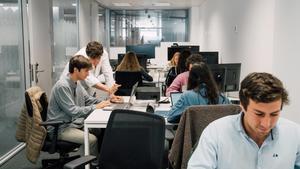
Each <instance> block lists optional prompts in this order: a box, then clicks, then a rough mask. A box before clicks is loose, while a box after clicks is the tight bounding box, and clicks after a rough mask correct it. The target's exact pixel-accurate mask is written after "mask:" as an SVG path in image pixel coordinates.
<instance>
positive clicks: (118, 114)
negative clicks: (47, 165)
mask: <svg viewBox="0 0 300 169" xmlns="http://www.w3.org/2000/svg"><path fill="white" fill-rule="evenodd" d="M164 139H165V120H164V118H163V117H161V116H158V115H155V114H150V113H144V112H138V111H132V110H114V111H112V113H111V115H110V118H109V121H108V125H107V128H106V130H105V135H104V139H103V143H102V148H101V152H100V157H99V168H101V169H162V164H163V155H164ZM94 159H95V157H92V156H86V157H82V158H79V159H76V160H74V161H72V162H70V163H68V164H66V165H65V167H64V168H65V169H76V168H78V167H80V166H83V165H85V164H87V163H89V162H90V161H92V160H94Z"/></svg>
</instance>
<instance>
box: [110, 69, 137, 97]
mask: <svg viewBox="0 0 300 169" xmlns="http://www.w3.org/2000/svg"><path fill="white" fill-rule="evenodd" d="M115 80H116V83H117V84H120V85H121V87H119V90H118V91H117V92H116V94H117V95H120V96H129V95H130V92H131V89H132V86H133V85H134V84H135V83H136V82H139V86H141V85H142V73H141V72H125V71H116V73H115Z"/></svg>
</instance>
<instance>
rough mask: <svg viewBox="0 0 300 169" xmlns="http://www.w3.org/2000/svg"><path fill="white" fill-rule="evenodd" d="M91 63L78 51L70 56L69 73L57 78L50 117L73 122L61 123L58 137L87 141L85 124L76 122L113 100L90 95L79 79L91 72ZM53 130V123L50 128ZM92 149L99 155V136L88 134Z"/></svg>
mask: <svg viewBox="0 0 300 169" xmlns="http://www.w3.org/2000/svg"><path fill="white" fill-rule="evenodd" d="M91 67H92V65H91V63H90V62H89V60H88V59H87V58H85V57H84V56H82V55H76V56H74V57H72V58H71V59H70V64H69V72H70V74H69V75H68V76H66V77H64V78H61V79H60V80H58V81H57V82H56V84H55V85H54V87H53V88H52V91H51V96H50V101H49V106H48V113H47V119H48V120H62V121H70V122H72V123H69V124H65V125H62V126H60V128H59V130H58V139H60V140H65V141H70V142H74V143H80V144H83V143H84V137H83V135H84V134H83V131H82V126H78V125H76V121H78V119H84V118H86V117H87V116H88V115H89V114H90V113H91V112H93V111H94V110H95V109H101V108H103V107H105V106H108V105H109V104H110V101H109V100H108V101H100V100H98V99H96V98H94V97H92V96H90V95H88V93H87V92H86V91H85V90H84V89H83V87H82V86H81V85H80V83H78V81H79V80H84V79H85V78H86V77H87V76H88V75H89V70H90V69H91ZM48 132H49V133H50V134H51V133H52V132H53V127H49V128H48ZM89 144H90V152H91V154H92V155H97V151H98V148H97V138H96V136H94V135H93V134H89Z"/></svg>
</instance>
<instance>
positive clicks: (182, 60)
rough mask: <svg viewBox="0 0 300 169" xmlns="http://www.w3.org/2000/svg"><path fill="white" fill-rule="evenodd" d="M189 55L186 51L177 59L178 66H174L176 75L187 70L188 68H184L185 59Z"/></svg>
mask: <svg viewBox="0 0 300 169" xmlns="http://www.w3.org/2000/svg"><path fill="white" fill-rule="evenodd" d="M190 55H191V52H190V51H188V50H185V51H183V52H182V53H180V56H179V59H178V64H177V66H176V70H177V72H176V73H177V74H180V73H182V72H185V71H187V70H188V68H187V67H186V64H185V62H186V59H187V58H188V57H189V56H190Z"/></svg>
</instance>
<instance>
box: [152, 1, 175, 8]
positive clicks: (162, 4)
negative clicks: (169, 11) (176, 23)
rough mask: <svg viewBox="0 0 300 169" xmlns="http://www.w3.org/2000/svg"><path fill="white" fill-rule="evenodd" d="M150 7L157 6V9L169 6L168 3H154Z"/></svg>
mask: <svg viewBox="0 0 300 169" xmlns="http://www.w3.org/2000/svg"><path fill="white" fill-rule="evenodd" d="M152 5H153V6H157V7H159V6H171V4H170V3H168V2H155V3H153V4H152Z"/></svg>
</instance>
